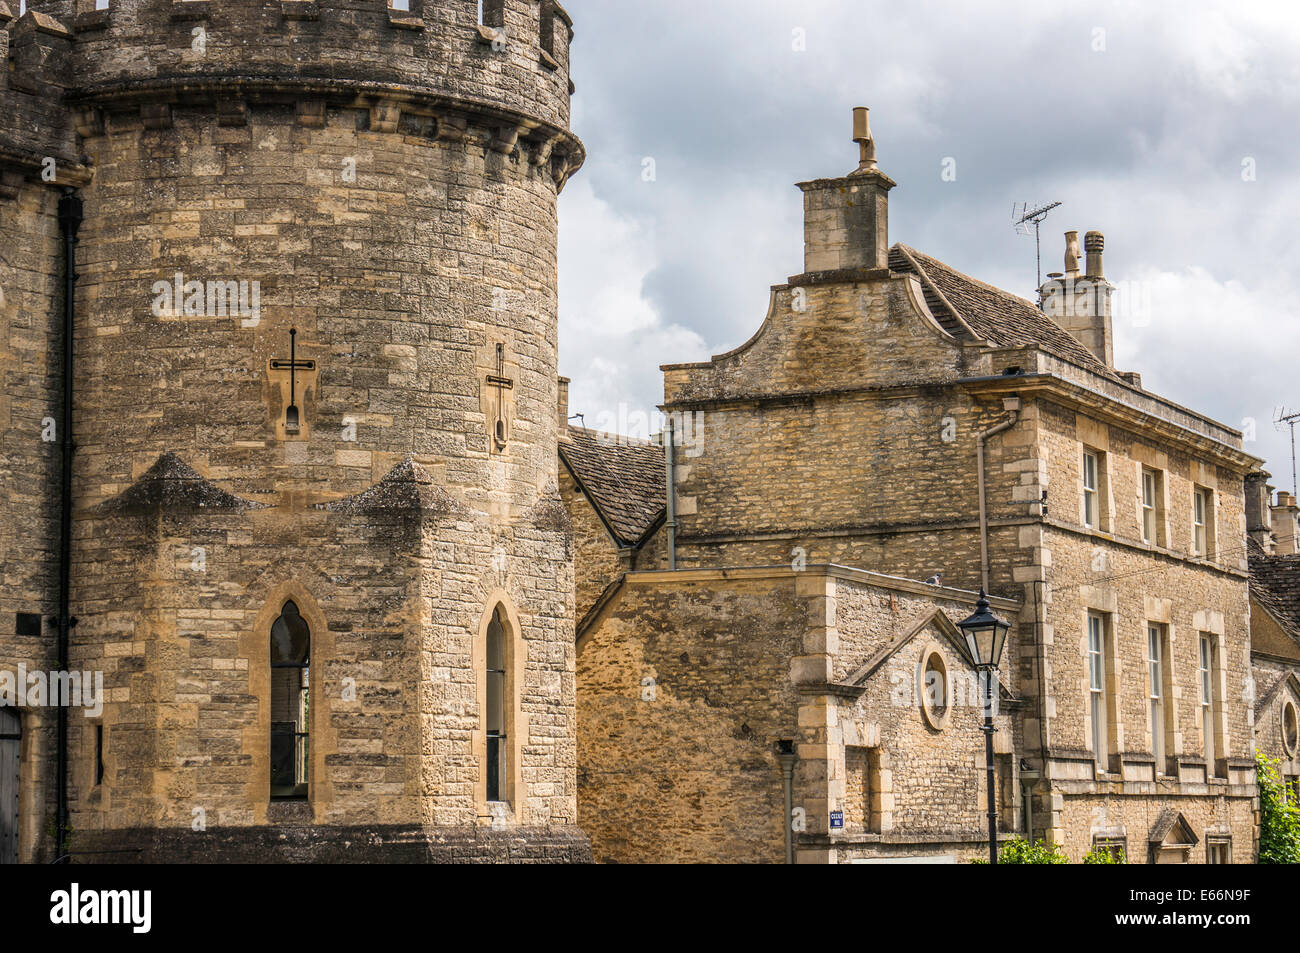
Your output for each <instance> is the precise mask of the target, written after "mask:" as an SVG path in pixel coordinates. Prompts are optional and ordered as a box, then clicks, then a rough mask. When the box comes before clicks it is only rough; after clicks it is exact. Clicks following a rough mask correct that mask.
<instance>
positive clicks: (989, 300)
mask: <svg viewBox="0 0 1300 953" xmlns="http://www.w3.org/2000/svg"><path fill="white" fill-rule="evenodd" d="M889 267H890V269H891V270H893V271H897V272H902V273H904V274H912V275H916V277H917V278H919V279H920V280H921V286H922V290H923V291H924V292H925V299H926V303H927V304H928V305H929V306H930V310H931V311H932V312H934V316H935V318H936V320H938V321H939V323H940V324H941V325H943V327H944V328H945V329H947V330H948V331H949V332H950V333H954V334H957V335H958V336H961V334H959V333H958V330H961V322H964V323H965V324H966V326H967V327H969V328H970V329H971V330H972V331H974V332H975V334H977V335H978V336H979V337H981V338H984V339H986V340H988V341H991V342H992V343H993V344H995V345H997V346H999V347H1026V346H1029V347H1037V348H1041V349H1042V350H1044V351H1046V352H1047V353H1048V354H1051V355H1053V356H1054V357H1059V358H1061V359H1063V360H1066V361H1070V362H1071V363H1073V364H1079V365H1081V366H1083V367H1085V368H1087V369H1088V370H1090V371H1092V372H1093V373H1095V374H1100V375H1102V376H1103V377H1109V378H1111V379H1113V380H1119V377H1118V376H1117V375H1116V373H1115V371H1114V370H1112V369H1111V368H1109V367H1107V366H1106V364H1105V363H1104V362H1103V361H1101V360H1100V359H1099V358H1098V357H1097V356H1096V355H1095V354H1093V353H1092V351H1090V350H1088V348H1086V347H1084V346H1083V345H1082V344H1080V343H1079V341H1077V340H1076V339H1075V338H1074V336H1073V335H1071V334H1070V332H1069V331H1067V330H1065V328H1063V327H1061V326H1060V325H1059V324H1057V323H1056V322H1055V321H1053V320H1052V319H1051V317H1049V316H1048V315H1046V314H1044V313H1043V312H1042V311H1040V310H1039V309H1038V308H1036V307H1035V306H1034V305H1033V304H1031V303H1030V302H1028V301H1026V300H1025V299H1024V298H1020V297H1017V296H1016V295H1013V294H1011V293H1010V292H1008V291H1003V290H1002V289H1001V288H995V287H994V286H993V285H990V284H985V283H984V282H982V281H979V280H977V279H975V278H972V277H970V276H969V275H964V274H962V273H961V272H960V271H957V270H956V269H955V268H952V267H950V266H948V265H946V264H944V263H943V262H941V261H939V259H937V258H931V257H930V256H929V255H926V254H923V253H922V252H919V251H917V250H916V249H915V248H910V247H908V246H907V245H903V244H897V245H894V247H893V248H891V249H890V250H889ZM932 286H933V287H932ZM935 290H937V291H938V292H939V294H935V293H934V292H935ZM954 309H955V310H956V312H957V313H956V314H952V313H951V311H952V310H954ZM955 329H957V330H955Z"/></svg>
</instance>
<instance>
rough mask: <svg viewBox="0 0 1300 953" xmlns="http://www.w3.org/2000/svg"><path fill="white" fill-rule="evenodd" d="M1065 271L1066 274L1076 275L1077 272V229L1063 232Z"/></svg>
mask: <svg viewBox="0 0 1300 953" xmlns="http://www.w3.org/2000/svg"><path fill="white" fill-rule="evenodd" d="M1065 273H1066V274H1067V275H1077V274H1078V273H1079V233H1078V232H1077V231H1073V232H1066V233H1065Z"/></svg>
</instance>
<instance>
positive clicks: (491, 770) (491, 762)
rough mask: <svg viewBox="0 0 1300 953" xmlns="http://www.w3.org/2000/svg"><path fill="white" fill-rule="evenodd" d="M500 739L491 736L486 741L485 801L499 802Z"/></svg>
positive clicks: (501, 746)
mask: <svg viewBox="0 0 1300 953" xmlns="http://www.w3.org/2000/svg"><path fill="white" fill-rule="evenodd" d="M503 747H504V746H503V745H502V743H501V739H500V738H494V737H492V736H491V735H489V736H488V740H487V799H488V800H489V801H499V800H501V749H502V748H503Z"/></svg>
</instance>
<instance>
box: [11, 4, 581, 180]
mask: <svg viewBox="0 0 1300 953" xmlns="http://www.w3.org/2000/svg"><path fill="white" fill-rule="evenodd" d="M397 2H398V3H401V7H400V8H399V7H394V6H393V0H271V2H268V0H219V2H218V0H107V7H106V8H105V9H96V8H95V7H96V0H31V6H32V8H33V11H34V13H35V17H36V18H38V19H39V22H41V23H48V24H58V25H59V28H60V29H62V30H64V31H65V32H68V33H70V35H71V36H73V37H75V42H73V43H72V44H71V49H70V50H69V51H68V52H67V53H66V59H67V68H66V70H65V71H64V73H63V75H65V76H68V77H72V78H75V79H74V81H72V82H70V83H65V84H64V85H65V86H66V102H67V103H69V104H70V105H72V106H73V107H77V108H79V109H80V111H81V112H80V116H79V118H78V126H79V128H80V129H81V131H82V134H83V135H86V134H94V131H95V130H96V129H98V128H100V127H101V126H102V112H103V111H105V110H107V111H112V110H116V109H122V108H144V107H145V106H146V105H147V106H148V107H149V108H152V109H155V110H157V109H160V108H163V107H166V106H167V105H168V104H171V103H176V102H183V101H187V100H192V99H194V98H203V97H207V98H208V99H209V100H210V101H217V100H237V101H240V102H249V101H256V100H258V99H259V98H260V99H265V98H267V97H268V96H270V97H273V98H278V100H279V101H282V102H283V101H286V100H295V99H296V100H301V99H302V98H303V97H305V96H319V95H324V96H325V97H326V98H332V99H333V100H334V101H356V102H365V103H369V104H372V105H374V104H380V103H384V102H387V103H392V104H395V105H396V108H399V109H401V108H404V106H403V104H409V105H411V106H414V107H417V108H425V109H428V108H431V107H438V108H446V107H453V108H456V109H459V110H460V111H461V113H462V114H464V113H484V112H486V113H490V114H492V115H493V116H494V117H495V119H496V120H497V121H498V122H499V124H503V125H505V126H513V127H514V128H513V129H507V130H506V131H504V132H503V133H500V136H501V137H502V138H504V139H507V140H509V141H510V142H511V143H513V141H514V138H515V137H516V136H529V135H533V136H534V137H535V138H536V139H538V140H541V141H545V140H549V139H552V138H554V137H555V136H556V135H563V134H567V130H568V123H569V96H570V93H571V86H570V81H569V41H570V39H571V37H572V27H571V20H570V19H569V16H568V14H567V13H565V11H564V10H563V8H562V7H561V6H560V5H559V4H558V3H555V2H554V0H485V2H484V4H483V16H482V20H483V22H480V17H479V4H478V2H477V0H441V2H438V3H434V2H431V0H397ZM99 3H100V4H101V5H102V4H103V3H104V0H99ZM32 15H33V14H29V15H28V16H32ZM24 19H26V18H24ZM66 24H70V26H66ZM10 59H11V60H14V56H13V55H12V52H11V55H10ZM29 66H30V64H26V63H22V62H18V61H16V60H15V61H14V65H13V66H12V67H11V68H12V70H13V71H14V72H15V74H19V75H21V74H23V73H24V72H29V71H30V70H29ZM233 108H234V109H235V111H236V112H238V111H239V110H242V108H243V106H242V105H236V106H235V107H233ZM96 110H98V111H100V113H101V114H100V115H98V116H97V115H94V111H96ZM148 124H149V123H148V122H147V121H146V125H148ZM384 126H385V124H384V123H383V122H382V121H381V123H380V128H381V129H383V128H384ZM547 151H548V152H549V149H548V150H547ZM566 151H567V152H568V153H570V154H571V155H572V156H577V155H578V154H579V153H580V151H581V150H580V146H576V145H575V147H574V148H570V149H568V150H566ZM578 161H580V160H578ZM570 164H573V163H572V162H571V163H570Z"/></svg>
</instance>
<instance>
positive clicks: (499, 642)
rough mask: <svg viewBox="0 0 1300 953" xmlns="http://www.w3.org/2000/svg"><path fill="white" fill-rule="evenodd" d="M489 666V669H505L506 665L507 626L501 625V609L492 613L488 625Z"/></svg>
mask: <svg viewBox="0 0 1300 953" xmlns="http://www.w3.org/2000/svg"><path fill="white" fill-rule="evenodd" d="M487 667H488V670H489V671H491V670H494V669H495V670H497V671H504V670H505V667H506V637H505V627H504V626H502V625H501V610H500V609H498V610H496V611H495V612H493V613H492V621H491V622H489V623H488V627H487Z"/></svg>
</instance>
